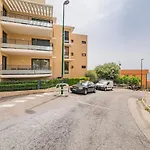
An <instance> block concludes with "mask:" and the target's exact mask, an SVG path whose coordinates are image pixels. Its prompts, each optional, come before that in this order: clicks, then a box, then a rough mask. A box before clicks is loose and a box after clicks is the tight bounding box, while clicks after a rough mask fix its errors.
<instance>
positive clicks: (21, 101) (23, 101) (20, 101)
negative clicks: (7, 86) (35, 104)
mask: <svg viewBox="0 0 150 150" xmlns="http://www.w3.org/2000/svg"><path fill="white" fill-rule="evenodd" d="M27 101H28V100H16V101H14V102H15V103H25V102H27Z"/></svg>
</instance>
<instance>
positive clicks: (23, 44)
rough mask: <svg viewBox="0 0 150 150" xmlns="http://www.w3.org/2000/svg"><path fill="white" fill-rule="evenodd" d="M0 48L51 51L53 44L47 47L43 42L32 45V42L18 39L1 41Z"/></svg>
mask: <svg viewBox="0 0 150 150" xmlns="http://www.w3.org/2000/svg"><path fill="white" fill-rule="evenodd" d="M40 45H41V46H40ZM1 48H11V49H25V50H39V51H52V50H53V44H50V45H48V44H45V43H44V42H43V43H42V42H40V43H38V42H33V43H32V41H27V40H20V39H2V44H1Z"/></svg>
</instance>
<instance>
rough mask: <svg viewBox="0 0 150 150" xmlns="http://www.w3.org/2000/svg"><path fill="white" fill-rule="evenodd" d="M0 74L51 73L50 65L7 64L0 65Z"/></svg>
mask: <svg viewBox="0 0 150 150" xmlns="http://www.w3.org/2000/svg"><path fill="white" fill-rule="evenodd" d="M0 70H1V71H0V72H1V74H2V75H37V74H51V68H50V67H37V66H23V65H8V66H6V67H5V68H3V67H2V66H0Z"/></svg>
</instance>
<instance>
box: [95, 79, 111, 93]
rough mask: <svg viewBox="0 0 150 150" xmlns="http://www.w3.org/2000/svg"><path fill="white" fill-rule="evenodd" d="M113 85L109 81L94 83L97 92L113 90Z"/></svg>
mask: <svg viewBox="0 0 150 150" xmlns="http://www.w3.org/2000/svg"><path fill="white" fill-rule="evenodd" d="M113 88H114V83H113V81H110V80H100V81H99V82H98V83H96V89H97V90H104V91H107V90H113Z"/></svg>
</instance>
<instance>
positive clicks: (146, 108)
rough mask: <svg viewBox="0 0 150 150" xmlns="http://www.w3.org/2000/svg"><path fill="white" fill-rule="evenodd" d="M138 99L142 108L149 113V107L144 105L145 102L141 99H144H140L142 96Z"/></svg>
mask: <svg viewBox="0 0 150 150" xmlns="http://www.w3.org/2000/svg"><path fill="white" fill-rule="evenodd" d="M139 101H140V102H141V103H142V105H143V107H144V109H145V110H146V111H147V112H149V113H150V108H149V107H147V106H146V105H145V103H144V102H143V101H145V100H144V99H142V98H140V99H139Z"/></svg>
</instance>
